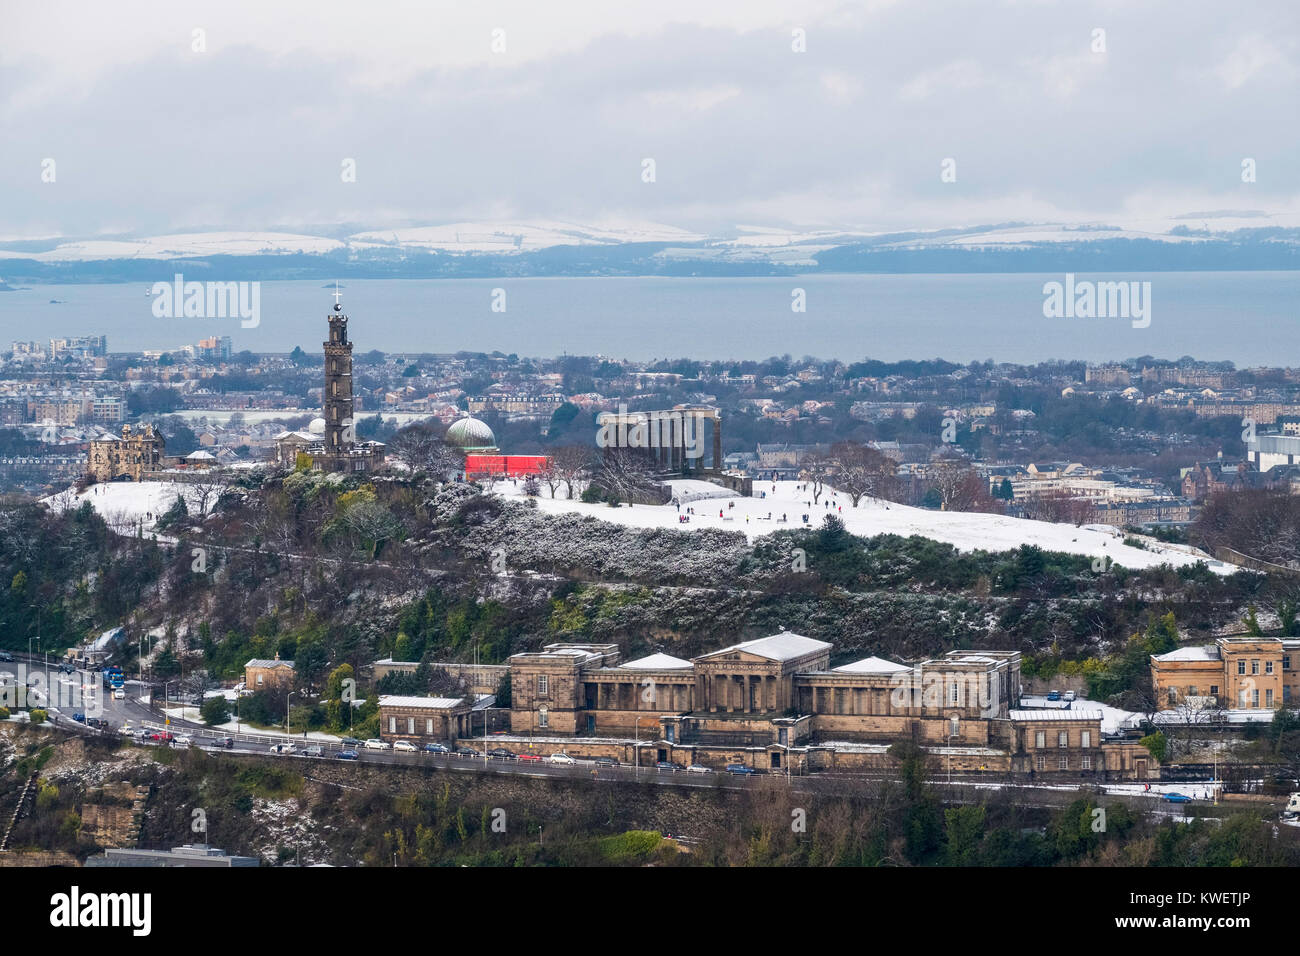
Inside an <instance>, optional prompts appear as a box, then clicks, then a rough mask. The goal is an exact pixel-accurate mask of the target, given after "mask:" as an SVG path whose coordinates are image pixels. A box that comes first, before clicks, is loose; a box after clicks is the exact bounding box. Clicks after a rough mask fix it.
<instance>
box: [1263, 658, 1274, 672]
mask: <svg viewBox="0 0 1300 956" xmlns="http://www.w3.org/2000/svg"><path fill="white" fill-rule="evenodd" d="M1264 673H1265V674H1271V673H1273V662H1272V661H1265V662H1264Z"/></svg>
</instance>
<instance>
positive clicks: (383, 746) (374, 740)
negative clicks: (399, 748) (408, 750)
mask: <svg viewBox="0 0 1300 956" xmlns="http://www.w3.org/2000/svg"><path fill="white" fill-rule="evenodd" d="M362 746H363V747H365V748H366V749H367V750H392V749H393V745H392V744H390V743H389V742H388V741H387V740H380V739H379V738H378V737H371V738H370V739H369V740H367V741H366V742H365V743H364V744H362Z"/></svg>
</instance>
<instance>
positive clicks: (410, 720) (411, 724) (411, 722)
mask: <svg viewBox="0 0 1300 956" xmlns="http://www.w3.org/2000/svg"><path fill="white" fill-rule="evenodd" d="M406 732H407V733H408V734H413V733H415V718H414V717H407V718H406Z"/></svg>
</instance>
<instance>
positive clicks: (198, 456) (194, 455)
mask: <svg viewBox="0 0 1300 956" xmlns="http://www.w3.org/2000/svg"><path fill="white" fill-rule="evenodd" d="M185 460H186V461H216V460H217V459H216V458H215V457H214V456H213V455H212V454H210V453H209V452H206V451H192V452H190V453H189V454H188V455H186V456H185Z"/></svg>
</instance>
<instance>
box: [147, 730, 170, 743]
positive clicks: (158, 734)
mask: <svg viewBox="0 0 1300 956" xmlns="http://www.w3.org/2000/svg"><path fill="white" fill-rule="evenodd" d="M149 739H150V740H159V741H162V742H163V743H171V742H172V741H173V740H175V739H176V737H175V735H174V734H173V733H172V732H171V731H170V730H155V731H154V732H153V733H151V734H150V735H149Z"/></svg>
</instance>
